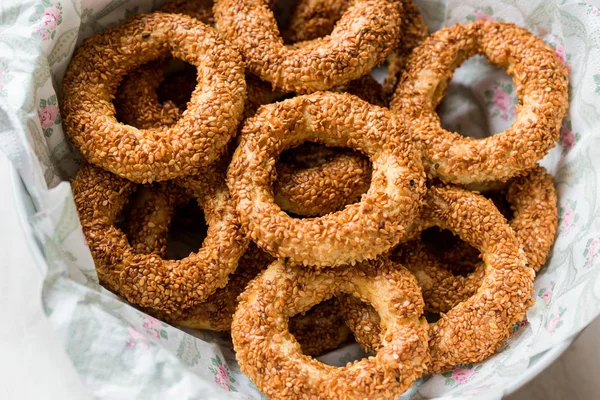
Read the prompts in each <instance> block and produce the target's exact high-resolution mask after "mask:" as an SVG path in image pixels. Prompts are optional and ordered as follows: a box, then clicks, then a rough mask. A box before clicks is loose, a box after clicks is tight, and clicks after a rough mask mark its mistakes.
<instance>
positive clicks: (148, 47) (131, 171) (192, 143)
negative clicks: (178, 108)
mask: <svg viewBox="0 0 600 400" xmlns="http://www.w3.org/2000/svg"><path fill="white" fill-rule="evenodd" d="M169 52H170V53H171V54H172V55H173V56H174V57H176V58H180V59H182V60H184V61H186V62H188V63H190V64H193V65H195V66H196V67H197V69H198V83H197V86H196V90H194V92H193V94H192V98H191V100H190V102H189V104H188V108H187V110H186V111H185V113H184V114H183V116H182V118H180V119H179V120H178V121H177V122H176V123H175V124H174V125H172V126H163V127H158V128H155V129H138V128H135V127H133V126H130V125H125V124H122V123H119V122H118V121H117V120H116V118H115V108H114V105H113V103H112V99H113V97H114V95H115V93H116V91H117V88H118V86H119V83H120V82H121V80H122V78H123V76H125V75H126V74H127V73H129V72H131V71H133V70H134V69H135V68H137V67H139V66H140V65H143V64H145V63H147V62H149V61H153V60H156V59H159V58H161V57H163V56H166V55H167V54H168V53H169ZM245 97H246V83H245V80H244V66H243V63H242V60H241V58H240V56H239V54H238V53H237V52H236V51H235V50H233V49H232V48H231V46H230V45H228V44H227V43H226V42H225V41H224V40H223V39H222V38H221V37H220V35H219V34H218V33H217V32H216V31H215V30H214V29H213V28H211V27H209V26H207V25H204V24H203V23H201V22H199V21H197V20H195V19H193V18H190V17H186V16H184V15H180V14H165V13H153V14H141V15H137V16H135V17H133V18H131V19H130V20H129V21H127V22H126V23H124V24H121V25H119V26H117V27H116V28H113V29H109V30H107V31H105V32H103V33H100V34H97V35H94V36H92V37H91V38H89V39H88V40H86V41H85V42H84V43H83V44H82V45H81V46H80V47H79V49H77V51H76V52H75V55H74V56H73V59H72V60H71V63H70V64H69V67H68V68H67V72H66V74H65V78H64V80H63V92H62V99H61V111H62V113H63V117H64V118H63V121H64V125H65V128H66V131H67V134H68V135H69V136H70V138H71V140H72V141H73V143H74V144H75V146H76V147H77V148H79V150H80V151H81V153H82V154H83V155H84V156H85V157H86V158H87V159H88V161H89V162H91V163H93V164H95V165H98V166H101V167H103V168H105V169H107V170H109V171H111V172H113V173H115V174H117V175H119V176H121V177H124V178H127V179H130V180H132V181H134V182H138V183H146V182H152V181H161V180H166V179H172V178H175V177H178V176H184V175H190V174H193V173H197V172H199V171H200V169H201V168H202V167H206V166H208V165H209V164H211V163H212V162H213V161H215V160H216V159H218V158H219V157H220V156H221V155H222V154H223V153H224V152H225V151H226V148H227V143H228V142H229V140H230V139H231V138H232V137H233V136H234V135H235V133H236V129H237V126H238V123H239V122H240V120H241V119H242V115H243V110H244V100H245Z"/></svg>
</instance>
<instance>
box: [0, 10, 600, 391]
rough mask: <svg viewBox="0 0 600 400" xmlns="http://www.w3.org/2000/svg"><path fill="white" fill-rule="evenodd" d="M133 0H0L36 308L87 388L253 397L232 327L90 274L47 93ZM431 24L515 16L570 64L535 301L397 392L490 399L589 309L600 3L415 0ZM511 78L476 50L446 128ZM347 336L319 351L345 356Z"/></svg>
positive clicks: (1, 113) (598, 296) (490, 125)
mask: <svg viewBox="0 0 600 400" xmlns="http://www.w3.org/2000/svg"><path fill="white" fill-rule="evenodd" d="M159 3H160V2H157V1H140V0H98V1H92V0H84V1H82V0H63V1H59V0H35V1H34V0H25V1H17V0H8V2H3V3H2V5H0V134H1V135H2V140H1V141H0V148H1V149H2V151H3V152H4V153H5V154H6V155H7V156H8V157H9V159H10V160H11V161H12V163H13V164H14V165H15V167H16V168H17V169H18V171H19V174H20V176H21V178H22V179H23V181H24V183H25V186H26V188H27V190H28V192H29V195H30V196H31V197H32V199H33V203H34V207H35V209H36V211H37V212H36V213H35V214H34V215H33V216H32V217H31V219H30V221H29V223H30V224H31V225H32V226H33V228H34V231H35V232H36V235H37V239H38V244H39V245H40V246H41V248H42V251H43V253H44V257H45V264H43V265H40V266H39V268H40V269H41V270H42V273H43V274H44V275H45V280H44V286H43V290H42V293H41V296H42V298H43V303H44V307H45V312H46V315H47V317H48V318H49V320H50V323H51V324H52V326H53V327H54V329H55V330H56V333H57V335H58V337H59V338H60V339H61V341H62V343H63V345H64V348H65V351H66V353H67V355H68V356H69V357H70V359H71V361H72V363H73V365H74V367H75V369H76V370H77V371H78V373H79V376H80V378H81V380H82V382H83V384H84V385H85V387H86V388H87V390H88V391H89V393H90V395H91V396H92V397H96V398H110V399H131V398H160V399H164V398H181V399H196V398H215V399H225V398H231V399H261V398H264V396H263V395H262V394H261V393H260V392H259V390H258V389H257V388H256V387H255V386H254V385H253V384H252V383H251V382H250V381H249V380H248V378H246V377H245V376H244V375H243V374H242V373H241V372H240V370H239V367H238V365H237V363H236V361H235V354H234V352H233V350H232V348H231V343H230V340H229V339H227V336H226V335H222V334H214V333H211V332H197V331H196V332H187V333H186V332H184V331H182V330H179V329H176V328H174V327H171V326H169V325H167V324H164V323H162V322H161V321H158V320H156V319H154V318H152V317H150V316H148V315H146V314H144V313H142V312H140V311H138V310H136V309H135V308H133V307H131V306H129V305H127V304H125V303H123V302H121V301H120V300H119V299H117V298H116V296H114V295H113V294H111V293H109V292H108V291H106V290H104V289H103V288H101V287H100V285H99V284H98V279H97V276H96V273H95V269H94V265H93V261H92V258H91V256H90V253H89V251H88V248H87V246H86V243H85V239H84V237H83V234H82V231H81V228H80V223H79V220H78V217H77V212H76V210H75V207H74V202H73V198H72V195H71V190H70V186H69V184H68V183H67V182H65V180H67V179H69V178H70V177H72V176H73V175H74V173H75V172H76V170H77V168H78V166H79V165H80V164H81V158H80V156H78V155H77V153H76V152H74V151H73V149H72V147H71V145H70V144H69V142H68V141H67V140H66V138H65V135H64V131H63V128H62V126H61V119H60V113H59V110H58V102H57V96H59V95H60V82H61V79H62V77H63V75H64V72H65V69H66V68H67V65H68V64H69V60H70V58H71V56H72V54H73V50H74V49H75V47H76V46H77V45H78V44H79V43H80V42H81V41H82V40H83V39H84V38H86V37H89V36H91V35H92V34H94V33H97V32H100V31H102V30H104V29H107V28H109V27H112V26H115V25H117V24H118V23H121V22H123V21H124V20H125V19H127V18H128V17H129V16H131V15H133V14H136V13H141V12H148V11H150V10H152V9H154V8H156V7H158V6H159V5H160V4H159ZM417 3H418V4H419V6H420V8H421V11H422V13H423V16H424V18H425V19H426V21H427V24H428V26H429V28H430V30H432V31H434V30H437V29H440V28H441V27H442V26H451V25H453V24H455V23H465V22H469V21H476V20H495V21H508V22H514V23H516V24H518V25H521V26H525V27H526V28H528V29H529V30H531V31H532V32H533V33H535V34H536V35H539V36H541V37H542V38H543V39H544V40H545V41H546V42H547V43H548V44H550V45H551V46H552V47H554V48H555V50H556V52H557V53H558V55H559V56H560V57H561V58H562V59H563V61H564V62H565V63H566V64H567V65H568V66H569V69H570V79H571V88H570V101H571V104H570V110H569V115H568V116H567V117H566V118H565V120H564V124H563V127H562V129H561V138H560V142H559V143H558V144H557V146H556V148H555V149H553V150H552V151H551V152H550V154H548V156H547V157H546V158H545V159H544V160H543V162H542V164H543V165H544V166H545V167H546V168H548V170H549V171H550V172H551V173H552V174H554V176H555V177H556V185H557V188H558V191H559V207H560V215H559V218H560V221H559V234H558V239H557V241H556V244H555V246H554V249H553V251H552V254H551V257H550V258H549V261H548V265H547V266H546V267H545V268H544V269H543V270H542V271H541V272H540V274H539V275H538V277H537V278H536V281H535V290H536V294H535V298H536V304H535V306H534V307H533V308H532V309H531V310H530V311H529V312H528V316H527V320H526V321H524V322H522V323H520V324H517V325H516V326H515V327H514V333H513V335H512V336H511V337H510V339H509V340H508V341H507V342H506V343H505V344H504V345H503V346H502V347H501V348H500V349H499V351H498V352H497V354H496V355H494V356H493V357H490V358H489V359H488V360H486V361H485V362H483V363H479V364H475V365H464V366H460V367H456V368H455V369H454V370H452V371H449V372H447V373H444V374H441V375H434V376H428V377H424V378H422V379H420V380H418V381H417V383H416V384H415V385H414V387H413V388H411V389H410V390H409V391H408V392H407V393H405V394H404V395H403V396H402V398H403V399H450V398H461V399H468V398H477V399H487V398H490V399H492V398H500V397H501V396H502V394H503V392H504V390H505V388H506V387H507V386H508V385H509V384H510V383H511V382H513V381H515V380H517V379H519V377H520V376H522V375H523V374H524V373H525V372H526V371H527V369H528V367H531V366H532V365H533V360H535V358H536V357H537V356H539V354H541V353H542V352H544V351H545V350H548V349H550V348H552V347H553V346H555V345H557V344H558V343H561V342H562V341H564V340H565V339H568V338H569V337H571V336H572V335H574V334H576V333H577V332H579V331H581V330H582V329H583V328H584V327H585V326H586V325H587V324H589V323H590V322H591V321H592V320H593V319H594V318H595V317H597V316H598V315H599V314H600V276H599V275H600V212H599V209H600V199H599V193H598V182H599V179H598V172H599V170H600V143H599V141H600V132H598V131H597V130H595V129H594V128H595V127H597V126H598V124H599V123H600V108H599V107H600V106H599V105H600V96H599V93H600V73H598V71H600V68H599V67H600V34H599V33H598V32H600V9H598V8H596V7H594V6H592V5H589V4H586V3H582V2H578V1H571V0H567V1H558V0H555V1H542V0H535V1H524V0H521V1H518V0H513V1H510V0H504V1H501V2H498V1H491V0H485V1H478V0H448V1H443V0H422V1H417ZM516 102H517V99H516V94H515V89H514V86H513V84H512V80H511V79H510V77H508V76H507V75H506V74H505V73H504V72H503V71H500V70H498V69H496V68H494V67H491V66H490V65H488V64H487V62H486V61H485V59H484V58H482V57H473V58H472V59H470V60H468V61H467V62H466V63H465V64H464V65H463V66H461V67H460V68H459V69H458V70H457V71H456V74H455V76H454V79H453V81H452V83H451V85H450V90H449V93H448V95H447V96H446V98H445V100H444V102H443V104H442V105H441V106H440V109H439V112H440V114H441V116H442V121H443V123H444V125H445V126H446V127H447V128H450V129H455V130H458V131H460V132H463V133H465V134H468V135H470V136H474V137H484V136H487V135H489V134H490V133H493V132H499V131H502V130H504V129H506V128H507V127H508V126H510V124H511V122H512V120H513V119H514V112H515V111H514V105H515V104H516ZM362 356H363V353H362V352H361V351H360V348H359V347H358V345H356V344H352V345H348V346H345V347H343V348H341V349H338V350H336V351H334V352H331V353H329V354H327V355H325V356H323V357H322V358H321V359H322V360H324V361H326V362H327V363H330V364H334V365H344V364H345V363H347V362H348V361H352V360H354V359H357V358H359V357H362Z"/></svg>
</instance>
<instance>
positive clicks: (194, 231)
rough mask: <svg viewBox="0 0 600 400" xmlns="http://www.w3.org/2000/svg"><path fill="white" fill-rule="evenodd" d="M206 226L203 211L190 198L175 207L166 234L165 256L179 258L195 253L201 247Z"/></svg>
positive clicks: (171, 258)
mask: <svg viewBox="0 0 600 400" xmlns="http://www.w3.org/2000/svg"><path fill="white" fill-rule="evenodd" d="M207 231H208V227H207V225H206V220H205V218H204V212H203V211H202V209H201V208H200V207H199V206H198V203H197V202H196V200H194V199H192V200H190V202H189V203H188V204H186V205H185V206H183V207H181V208H178V209H176V211H175V215H174V216H173V220H172V221H171V225H170V227H169V233H168V235H167V256H166V258H167V259H169V260H181V259H183V258H186V257H187V256H189V255H190V253H196V252H197V251H198V249H200V248H201V247H202V242H203V241H204V239H205V238H206V233H207Z"/></svg>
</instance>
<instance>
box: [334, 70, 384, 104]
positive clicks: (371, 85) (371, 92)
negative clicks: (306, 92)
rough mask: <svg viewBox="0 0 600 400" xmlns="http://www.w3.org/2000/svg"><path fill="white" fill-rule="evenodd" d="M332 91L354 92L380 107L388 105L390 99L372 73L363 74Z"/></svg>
mask: <svg viewBox="0 0 600 400" xmlns="http://www.w3.org/2000/svg"><path fill="white" fill-rule="evenodd" d="M332 91H333V92H341V93H350V94H353V95H355V96H358V97H359V98H361V99H362V100H364V101H366V102H367V103H371V104H373V105H376V106H379V107H387V106H388V101H387V99H386V97H385V95H384V93H383V88H382V86H381V84H379V82H377V81H376V80H375V78H373V76H372V75H371V74H367V75H363V76H361V77H360V78H358V79H355V80H353V81H351V82H348V83H346V84H343V85H340V86H336V87H335V88H333V89H332Z"/></svg>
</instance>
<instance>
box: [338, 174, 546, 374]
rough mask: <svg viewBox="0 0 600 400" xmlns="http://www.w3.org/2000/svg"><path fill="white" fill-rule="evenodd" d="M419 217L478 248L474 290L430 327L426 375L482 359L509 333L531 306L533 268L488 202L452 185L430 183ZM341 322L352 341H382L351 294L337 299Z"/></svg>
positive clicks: (372, 315) (368, 311)
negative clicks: (477, 282) (343, 314)
mask: <svg viewBox="0 0 600 400" xmlns="http://www.w3.org/2000/svg"><path fill="white" fill-rule="evenodd" d="M424 202H425V204H424V206H423V211H422V215H421V219H422V220H423V221H425V226H429V225H432V224H434V225H437V226H440V227H442V228H445V229H449V230H451V231H452V232H454V233H455V234H457V235H458V236H459V237H460V238H461V239H462V240H464V241H465V242H467V243H469V244H471V245H472V246H474V247H475V248H477V249H479V250H480V251H481V254H482V259H483V263H484V267H483V275H484V276H483V279H482V283H481V285H480V286H479V287H478V289H477V291H476V293H475V294H474V295H473V296H471V297H469V298H468V299H465V300H464V301H463V302H461V303H459V304H457V305H456V306H455V307H454V308H452V309H451V310H449V311H448V312H447V313H443V314H440V319H439V320H438V321H437V322H435V323H433V324H431V325H430V329H429V335H430V340H429V353H430V355H431V360H430V362H429V364H428V366H427V372H428V373H440V372H444V371H446V370H448V369H450V368H452V367H453V366H455V365H459V364H467V363H474V362H478V361H481V360H483V359H485V358H487V357H488V356H490V355H492V354H493V353H494V351H496V349H497V348H498V347H499V346H500V345H501V344H502V343H503V342H504V340H505V339H506V338H507V337H508V336H509V335H510V333H511V328H512V327H513V326H514V324H516V323H517V322H520V321H521V320H522V319H523V318H524V317H525V313H526V311H527V309H528V308H529V307H530V306H531V305H532V304H533V299H532V294H533V278H534V276H535V271H534V270H533V268H531V267H529V266H528V265H527V259H526V257H525V253H524V252H523V250H522V249H521V244H520V243H519V240H518V238H517V236H516V234H515V233H514V231H513V230H512V228H511V227H510V226H509V225H508V223H507V222H506V219H505V218H504V217H503V216H502V214H500V212H499V211H498V209H497V208H496V207H495V206H494V204H493V203H492V201H491V200H488V199H486V198H485V197H483V196H481V195H479V194H476V193H473V192H469V191H467V190H464V189H460V188H455V187H450V186H448V187H436V186H434V187H431V188H429V190H428V191H427V194H426V196H425V201H424ZM340 302H341V303H342V306H343V309H344V310H345V312H346V316H347V318H346V323H347V324H348V326H349V327H350V329H351V330H352V332H353V333H354V337H355V338H356V340H357V342H358V343H360V344H361V346H363V347H364V348H365V349H367V350H368V351H374V350H376V349H377V348H378V347H379V345H380V344H379V343H380V342H381V337H382V336H381V332H382V331H381V328H380V327H379V322H378V321H379V320H380V317H379V316H378V315H377V313H376V312H374V310H373V308H372V307H369V306H368V305H366V304H364V303H361V302H360V300H358V299H356V298H352V297H350V296H343V297H340Z"/></svg>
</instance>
